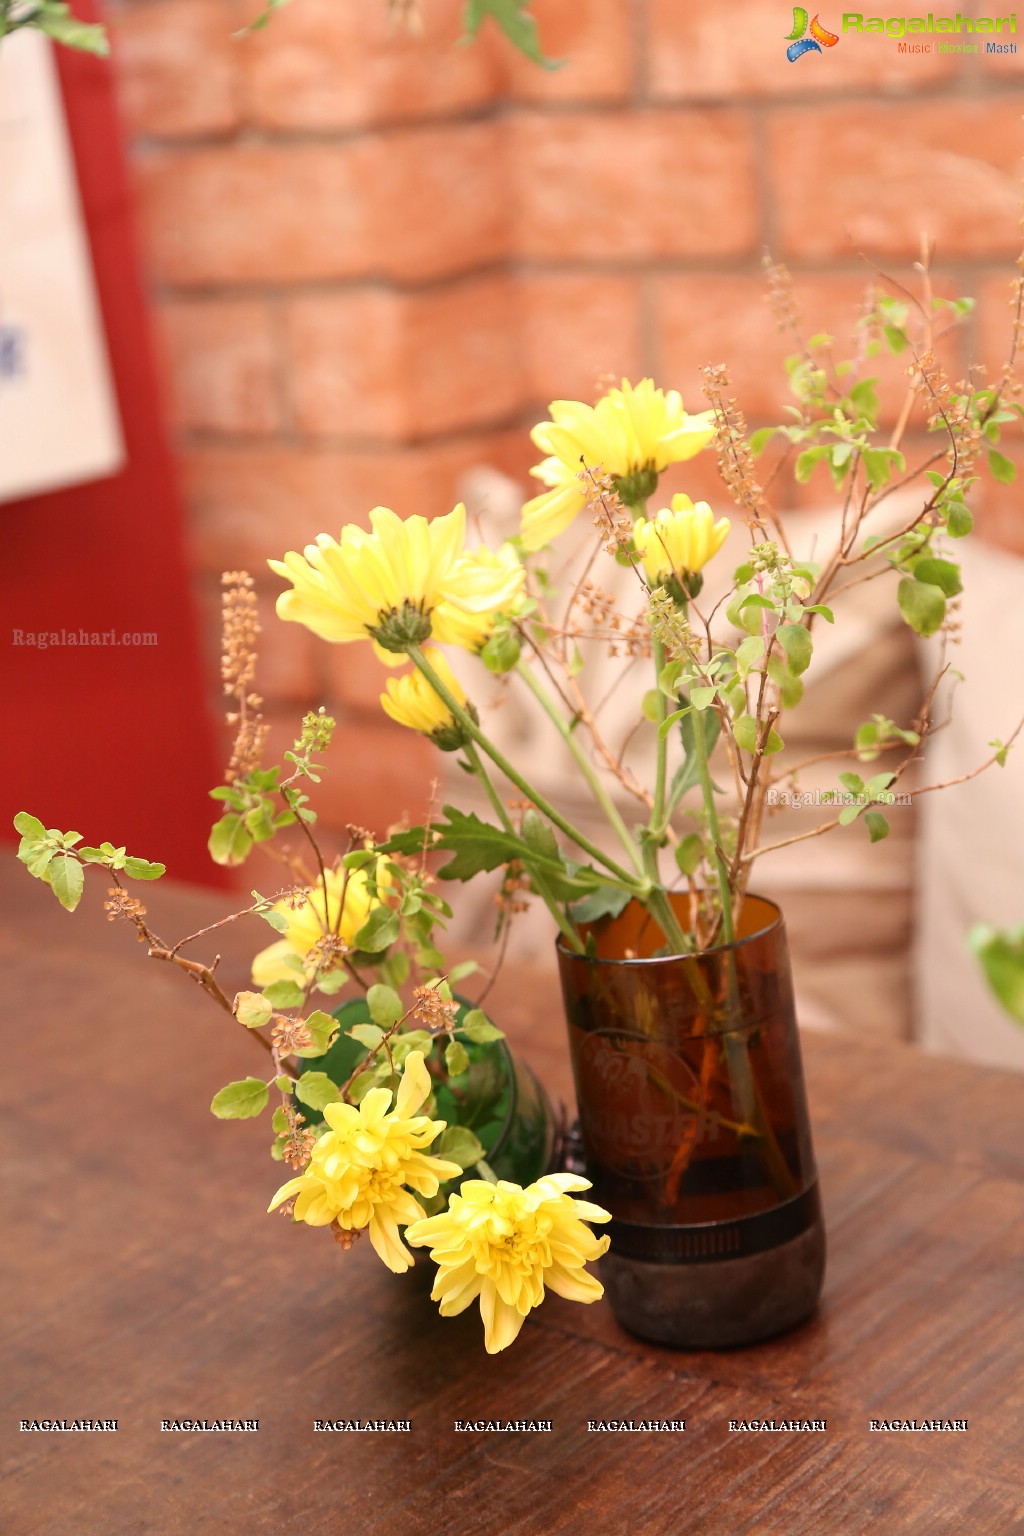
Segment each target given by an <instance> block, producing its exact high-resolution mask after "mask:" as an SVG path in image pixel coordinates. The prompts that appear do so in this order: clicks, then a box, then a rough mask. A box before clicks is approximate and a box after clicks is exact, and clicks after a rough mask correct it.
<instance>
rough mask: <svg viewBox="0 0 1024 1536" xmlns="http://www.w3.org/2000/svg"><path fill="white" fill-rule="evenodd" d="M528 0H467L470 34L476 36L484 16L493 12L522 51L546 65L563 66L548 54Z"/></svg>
mask: <svg viewBox="0 0 1024 1536" xmlns="http://www.w3.org/2000/svg"><path fill="white" fill-rule="evenodd" d="M527 3H528V0H466V9H465V12H464V13H463V19H462V24H463V26H464V27H465V29H466V32H467V34H468V36H469V37H475V36H476V35H477V32H478V31H479V30H480V26H481V24H482V22H483V21H484V19H485V17H487V16H490V17H491V18H492V19H493V20H494V21H495V22H496V23H497V25H498V26H499V27H500V28H501V30H502V31H503V32H504V34H505V36H506V37H507V38H508V40H509V42H511V43H513V44H514V45H515V47H516V48H518V49H519V51H520V53H525V55H526V57H527V58H528V59H532V60H533V61H534V63H535V64H539V65H540V66H541V67H542V68H543V69H561V67H562V61H561V59H548V58H545V56H544V53H543V50H542V49H541V45H540V37H539V36H538V33H537V23H536V21H535V19H534V17H533V16H531V15H530V12H529V11H528V10H527V8H526V7H527Z"/></svg>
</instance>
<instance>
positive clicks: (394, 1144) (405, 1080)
mask: <svg viewBox="0 0 1024 1536" xmlns="http://www.w3.org/2000/svg"><path fill="white" fill-rule="evenodd" d="M429 1093H430V1075H429V1073H428V1072H427V1069H426V1066H425V1065H424V1062H423V1055H422V1053H421V1052H420V1051H412V1052H410V1054H409V1056H408V1058H407V1060H406V1063H405V1071H404V1072H403V1073H402V1080H401V1082H400V1083H399V1085H398V1092H397V1093H396V1094H395V1103H394V1108H393V1109H392V1108H391V1092H390V1090H389V1089H387V1088H371V1089H370V1091H369V1093H367V1094H366V1095H365V1097H364V1098H363V1100H362V1102H361V1103H360V1105H359V1107H358V1109H357V1108H356V1107H355V1106H354V1105H352V1104H328V1106H327V1108H326V1109H325V1110H324V1119H325V1120H326V1121H327V1125H328V1129H327V1131H325V1133H324V1134H323V1135H322V1136H321V1137H320V1139H319V1141H318V1142H317V1143H316V1145H315V1146H314V1148H313V1155H312V1157H311V1158H310V1160H309V1165H308V1167H307V1168H306V1169H305V1171H304V1172H303V1173H300V1174H299V1176H298V1178H295V1179H289V1180H288V1182H287V1184H282V1186H281V1188H280V1189H279V1190H278V1192H277V1194H276V1195H275V1196H274V1198H273V1200H271V1202H270V1206H269V1209H270V1210H271V1211H274V1210H276V1209H277V1207H278V1206H279V1205H280V1204H281V1203H282V1202H283V1201H285V1200H290V1199H291V1198H292V1196H294V1197H295V1220H296V1221H304V1222H306V1223H307V1224H308V1225H309V1226H311V1227H327V1226H330V1225H331V1223H332V1222H334V1223H337V1225H338V1226H339V1227H340V1228H341V1229H342V1230H343V1231H346V1232H357V1231H361V1230H362V1229H363V1228H364V1227H368V1228H369V1232H370V1242H371V1243H372V1244H373V1247H374V1249H375V1251H376V1253H377V1254H378V1256H379V1257H380V1258H381V1259H382V1260H383V1261H384V1263H385V1264H386V1265H387V1267H388V1269H391V1270H394V1272H395V1274H396V1275H400V1274H402V1273H403V1271H405V1270H407V1269H409V1268H410V1267H411V1266H412V1262H413V1259H412V1254H411V1253H410V1252H409V1250H408V1248H406V1246H405V1244H404V1243H403V1242H402V1239H401V1238H400V1237H399V1235H398V1229H399V1227H405V1226H408V1225H409V1224H410V1223H412V1222H419V1221H420V1220H421V1219H422V1217H423V1207H422V1206H421V1205H420V1203H419V1201H418V1200H417V1199H416V1197H415V1195H413V1194H412V1193H411V1189H414V1190H416V1192H417V1193H418V1194H421V1195H426V1196H431V1195H436V1194H437V1191H438V1188H439V1187H440V1185H441V1183H442V1181H443V1180H445V1179H454V1178H457V1177H458V1175H459V1174H460V1173H461V1172H462V1169H461V1167H460V1166H459V1164H458V1163H450V1162H447V1161H446V1160H445V1159H444V1158H441V1157H430V1156H428V1155H427V1153H426V1152H425V1151H424V1150H423V1149H424V1148H425V1147H429V1146H430V1143H431V1142H432V1141H433V1140H434V1138H435V1136H437V1135H439V1133H440V1132H441V1131H443V1130H444V1128H445V1122H444V1121H443V1120H431V1119H429V1118H428V1116H426V1115H417V1114H415V1113H414V1111H415V1110H417V1109H419V1107H420V1105H421V1104H422V1103H423V1102H424V1100H425V1099H426V1098H427V1097H428V1095H429ZM406 1186H411V1189H410V1188H407V1187H406Z"/></svg>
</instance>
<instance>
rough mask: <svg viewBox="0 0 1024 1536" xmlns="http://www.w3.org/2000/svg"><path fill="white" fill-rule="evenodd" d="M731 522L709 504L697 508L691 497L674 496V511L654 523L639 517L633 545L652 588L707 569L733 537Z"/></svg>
mask: <svg viewBox="0 0 1024 1536" xmlns="http://www.w3.org/2000/svg"><path fill="white" fill-rule="evenodd" d="M729 526H730V524H729V519H728V518H727V517H720V518H719V519H718V522H717V523H716V522H715V515H714V513H713V512H712V510H711V508H710V507H709V506H708V504H707V502H706V501H698V503H697V505H696V506H694V504H693V502H692V501H691V500H690V498H689V496H682V495H678V496H673V497H672V506H671V508H668V507H663V508H662V509H661V511H660V512H658V513H656V514H655V516H654V517H653V518H652V519H651V521H650V522H648V521H647V519H646V518H644V517H640V518H637V520H636V522H635V523H634V525H633V542H634V544H635V545H636V547H637V550H638V551H639V553H640V557H641V559H642V560H643V563H644V568H645V570H646V571H647V574H648V576H649V577H650V578H651V583H652V585H655V586H656V585H657V584H658V583H659V582H663V581H665V580H667V578H668V577H669V576H682V575H684V574H685V573H687V572H689V573H690V574H691V575H693V574H695V573H696V572H697V571H700V570H703V568H704V566H705V565H707V563H708V561H709V560H710V559H711V557H712V555H716V554H717V553H718V551H719V550H720V549H721V547H722V545H723V544H724V543H725V541H726V539H727V538H728V535H729Z"/></svg>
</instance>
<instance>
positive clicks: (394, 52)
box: [241, 0, 499, 132]
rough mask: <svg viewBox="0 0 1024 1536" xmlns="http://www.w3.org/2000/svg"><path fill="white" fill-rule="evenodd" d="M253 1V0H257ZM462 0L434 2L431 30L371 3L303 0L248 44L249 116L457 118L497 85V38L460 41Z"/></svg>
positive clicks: (268, 120)
mask: <svg viewBox="0 0 1024 1536" xmlns="http://www.w3.org/2000/svg"><path fill="white" fill-rule="evenodd" d="M254 3H255V0H254ZM461 10H462V5H461V0H430V4H429V5H425V6H424V7H423V21H424V31H423V35H422V36H421V37H413V36H410V34H409V33H408V32H406V31H404V30H397V29H396V30H393V31H392V30H390V29H389V27H388V20H387V7H386V6H385V5H384V4H383V3H381V4H380V5H378V4H376V3H375V0H372V3H369V4H366V3H364V0H356V3H354V4H351V3H347V0H346V3H343V4H339V3H338V0H302V4H301V5H291V6H286V7H285V8H284V9H283V10H282V11H279V12H278V13H277V15H275V17H274V21H273V25H272V26H269V27H267V28H266V29H265V30H264V31H262V32H259V33H256V34H253V35H252V36H251V37H248V38H246V39H245V41H244V47H243V49H242V58H241V67H242V69H243V71H244V74H243V80H244V91H245V102H246V108H247V115H248V116H249V118H250V119H251V120H252V121H254V122H257V123H261V124H264V125H265V126H267V127H270V128H276V129H281V128H284V129H289V130H299V131H309V130H315V131H319V132H324V131H330V130H334V129H345V128H353V127H360V126H364V125H370V124H379V123H394V122H403V121H406V120H408V119H416V118H424V117H432V116H445V117H447V116H454V115H456V114H457V113H459V112H463V111H466V110H472V109H474V108H478V107H480V106H483V105H486V103H488V102H489V101H490V100H491V98H492V97H493V96H494V94H495V92H496V90H497V88H498V84H499V70H498V65H497V62H496V50H495V48H494V47H493V46H492V41H493V40H491V39H488V38H486V37H483V38H481V40H480V42H479V43H477V44H475V45H474V46H472V47H468V48H460V47H459V46H457V43H458V38H459V36H460V34H461V31H462V25H461Z"/></svg>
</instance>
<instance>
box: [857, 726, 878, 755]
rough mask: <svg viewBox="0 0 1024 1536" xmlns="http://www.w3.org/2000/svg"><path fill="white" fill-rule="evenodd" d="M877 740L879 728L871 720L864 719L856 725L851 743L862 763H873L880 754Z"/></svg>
mask: <svg viewBox="0 0 1024 1536" xmlns="http://www.w3.org/2000/svg"><path fill="white" fill-rule="evenodd" d="M878 740H879V730H878V726H877V725H876V724H875V722H874V721H873V720H866V721H865V722H864V724H863V725H858V727H857V734H856V735H855V736H854V738H853V744H854V747H855V749H856V752H857V756H858V757H859V758H860V760H861V762H862V763H873V762H874V760H875V758H876V757H878V756H879V755H880V752H881V748H880V747H879V745H878Z"/></svg>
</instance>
